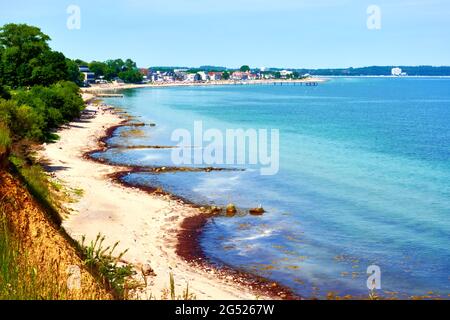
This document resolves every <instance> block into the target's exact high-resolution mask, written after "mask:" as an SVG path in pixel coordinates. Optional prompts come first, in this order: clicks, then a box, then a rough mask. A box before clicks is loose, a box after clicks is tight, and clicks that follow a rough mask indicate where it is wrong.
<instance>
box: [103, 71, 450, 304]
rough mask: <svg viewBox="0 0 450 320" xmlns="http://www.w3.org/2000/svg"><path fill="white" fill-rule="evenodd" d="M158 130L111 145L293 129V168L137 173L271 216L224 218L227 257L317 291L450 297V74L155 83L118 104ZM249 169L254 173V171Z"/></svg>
mask: <svg viewBox="0 0 450 320" xmlns="http://www.w3.org/2000/svg"><path fill="white" fill-rule="evenodd" d="M107 102H108V103H111V104H114V105H117V106H120V107H123V108H124V109H126V110H127V111H129V112H130V113H131V114H133V115H136V116H139V117H141V118H142V120H143V121H145V122H154V123H156V126H155V127H145V128H144V129H143V130H144V133H145V136H143V137H134V138H133V137H124V136H122V132H123V131H126V130H129V129H128V128H121V129H119V130H118V131H117V132H116V134H115V136H114V137H113V138H112V139H111V143H114V144H121V145H133V144H134V145H143V144H144V145H157V144H159V145H174V144H175V142H173V141H171V140H170V136H171V133H172V132H173V130H174V129H176V128H186V129H190V130H192V127H193V123H194V121H198V120H201V121H203V125H204V127H205V129H207V128H218V129H221V130H225V129H227V128H243V129H248V128H255V129H259V128H267V129H272V128H273V129H279V131H280V171H279V173H278V174H277V175H274V176H261V175H260V174H259V170H257V169H256V168H255V167H254V166H243V167H244V168H245V169H247V170H244V171H221V172H200V173H199V172H184V173H183V172H179V173H175V174H174V173H165V174H160V175H152V174H148V173H135V174H131V175H128V176H127V177H125V180H126V181H128V182H131V183H135V184H142V185H152V186H162V187H163V188H164V189H165V190H167V191H170V192H173V193H175V194H177V195H180V196H183V197H185V198H188V199H190V200H192V201H194V202H199V203H208V204H216V205H226V204H227V203H230V202H233V203H235V204H237V205H238V206H239V207H241V208H251V207H256V206H257V205H259V204H262V205H263V207H264V208H265V209H266V210H267V213H266V214H265V215H264V216H262V217H253V216H244V217H235V218H224V217H220V218H216V219H213V220H211V221H210V222H209V223H208V224H207V226H206V228H205V230H204V232H203V235H202V239H201V244H202V247H203V249H204V251H205V252H206V254H207V255H208V256H209V257H210V258H211V259H212V260H213V261H215V262H218V263H224V264H227V265H231V266H233V267H236V268H242V269H244V270H246V271H250V272H253V273H257V274H260V275H263V276H266V277H268V278H270V279H273V280H277V281H279V282H281V283H283V284H285V285H288V286H290V287H291V288H293V289H294V290H295V291H296V292H297V293H299V294H301V295H303V296H305V297H312V296H320V297H323V296H324V295H326V294H327V292H329V291H334V292H337V293H338V294H341V295H342V294H352V295H367V292H368V289H367V287H366V280H367V277H368V276H367V275H366V269H367V267H368V266H369V265H374V264H375V265H378V266H379V267H380V268H381V286H382V289H381V291H380V293H382V294H386V295H388V294H389V293H388V292H398V294H397V296H403V297H406V296H409V295H423V294H427V293H428V292H429V291H433V292H434V293H435V294H440V295H441V296H442V297H445V298H448V294H450V79H439V78H398V79H390V78H340V79H332V80H331V81H329V82H327V83H324V84H321V85H319V86H318V87H305V86H268V85H267V86H266V85H265V86H221V87H183V88H181V87H180V88H149V89H138V90H128V91H125V98H124V99H108V100H107ZM171 152H172V150H170V149H164V150H159V149H157V150H156V149H136V150H125V149H110V150H108V151H107V152H106V153H105V154H101V155H97V156H102V157H104V158H107V159H109V160H111V161H112V162H116V163H131V164H136V165H151V166H170V165H171V157H170V155H171ZM241 167H242V166H241Z"/></svg>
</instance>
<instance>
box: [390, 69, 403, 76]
mask: <svg viewBox="0 0 450 320" xmlns="http://www.w3.org/2000/svg"><path fill="white" fill-rule="evenodd" d="M391 73H392V75H393V76H394V77H400V76H401V75H402V69H400V68H392V70H391Z"/></svg>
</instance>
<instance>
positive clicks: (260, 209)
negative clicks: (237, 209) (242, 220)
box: [249, 206, 266, 216]
mask: <svg viewBox="0 0 450 320" xmlns="http://www.w3.org/2000/svg"><path fill="white" fill-rule="evenodd" d="M264 212H266V210H264V208H263V207H261V206H259V207H258V208H253V209H250V210H249V213H250V214H251V215H252V216H262V215H263V214H264Z"/></svg>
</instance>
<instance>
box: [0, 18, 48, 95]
mask: <svg viewBox="0 0 450 320" xmlns="http://www.w3.org/2000/svg"><path fill="white" fill-rule="evenodd" d="M49 40H50V37H49V36H47V35H46V34H44V33H42V32H41V30H40V29H39V28H37V27H31V26H28V25H26V24H12V23H10V24H6V25H4V26H3V27H2V28H0V48H1V50H2V57H1V58H2V61H1V62H2V68H1V72H2V74H1V75H0V76H1V77H2V78H3V80H4V82H5V84H6V85H9V86H11V87H13V88H17V87H21V86H26V85H30V84H31V83H30V81H31V76H32V73H33V67H32V65H30V62H31V61H32V60H33V59H36V58H38V57H39V56H40V55H42V54H43V53H45V52H48V51H50V47H49V46H48V43H47V42H48V41H49Z"/></svg>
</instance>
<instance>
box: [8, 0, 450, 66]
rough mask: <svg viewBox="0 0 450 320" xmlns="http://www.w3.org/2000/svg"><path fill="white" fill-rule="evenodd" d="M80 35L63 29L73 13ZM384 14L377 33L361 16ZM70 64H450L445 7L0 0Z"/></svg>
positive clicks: (258, 0) (339, 1) (11, 18)
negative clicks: (373, 11) (73, 10)
mask: <svg viewBox="0 0 450 320" xmlns="http://www.w3.org/2000/svg"><path fill="white" fill-rule="evenodd" d="M71 4H73V5H78V6H79V7H80V9H81V28H80V29H79V30H69V29H68V28H67V27H66V22H67V18H68V17H69V15H68V14H67V12H66V10H67V7H68V6H69V5H71ZM371 4H376V5H378V6H379V7H380V8H381V23H382V24H381V29H380V30H369V29H368V28H367V24H366V22H367V19H368V16H369V15H368V14H367V8H368V6H369V5H371ZM7 22H16V23H17V22H26V23H29V24H33V25H37V26H39V27H41V28H42V30H43V31H44V32H45V33H47V34H49V35H50V36H51V38H52V47H53V48H54V49H56V50H59V51H62V52H64V53H65V54H66V55H67V56H69V57H71V58H82V59H85V60H89V61H90V60H94V59H96V60H105V59H108V58H116V57H121V58H127V57H130V58H132V59H134V60H136V61H137V62H138V64H139V66H150V65H178V66H199V65H223V66H229V67H235V66H240V65H242V64H250V65H251V66H254V67H270V66H272V67H274V66H280V67H308V68H313V67H314V68H315V67H348V66H367V65H419V64H431V65H450V41H449V39H450V0H370V1H366V0H304V1H302V0H226V1H225V0H147V1H145V0H140V1H139V0H128V1H125V0H108V1H107V0H90V1H87V0H70V1H65V0H39V1H32V0H27V1H25V0H14V1H11V0H8V1H6V0H0V24H4V23H7Z"/></svg>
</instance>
